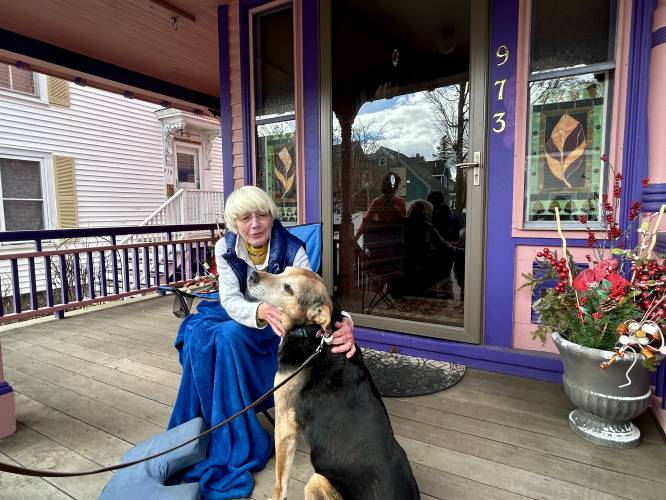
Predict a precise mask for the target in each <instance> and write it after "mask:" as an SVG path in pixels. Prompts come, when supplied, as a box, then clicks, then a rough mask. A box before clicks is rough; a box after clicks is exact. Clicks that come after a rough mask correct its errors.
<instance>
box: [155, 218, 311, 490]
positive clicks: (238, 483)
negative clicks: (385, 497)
mask: <svg viewBox="0 0 666 500" xmlns="http://www.w3.org/2000/svg"><path fill="white" fill-rule="evenodd" d="M227 234H233V233H227ZM225 237H226V235H225ZM233 237H234V240H235V235H233ZM302 245H303V243H302V242H301V241H300V240H298V239H297V238H295V237H294V236H293V235H291V234H289V233H288V232H287V231H286V230H285V229H284V228H283V227H282V226H281V225H280V223H279V222H278V221H275V222H274V223H273V230H272V233H271V252H270V255H269V266H268V268H269V269H270V270H271V272H281V271H282V270H284V267H286V266H288V265H291V264H292V263H293V260H294V256H295V254H296V251H297V250H298V248H300V246H302ZM234 248H235V241H233V242H232V241H227V249H228V253H229V252H231V253H233V252H234ZM225 259H227V261H228V262H229V263H230V264H231V266H232V268H233V269H234V272H235V273H236V275H237V276H238V277H239V281H240V277H241V276H242V277H243V278H244V277H245V276H246V274H247V269H243V268H241V269H238V267H239V266H245V264H244V262H243V261H241V260H240V259H238V257H236V256H235V255H230V256H229V258H227V254H225ZM239 285H240V286H241V288H242V289H244V288H245V283H244V282H242V283H239ZM279 342H280V338H279V337H278V336H276V335H275V333H273V331H272V330H271V329H270V328H269V327H267V328H263V329H255V328H250V327H247V326H244V325H241V324H240V323H237V322H236V321H234V320H233V319H232V318H230V317H229V315H228V314H227V312H226V311H225V310H224V308H223V307H222V306H221V305H220V303H219V302H218V301H215V302H213V301H202V302H201V303H200V304H199V305H198V306H197V313H196V314H192V315H190V316H188V317H187V318H185V319H184V320H183V322H182V323H181V325H180V328H179V330H178V335H177V337H176V348H177V349H178V352H179V360H180V363H181V365H182V367H183V374H182V378H181V382H180V388H179V390H178V396H177V398H176V403H175V405H174V408H173V413H172V415H171V419H170V421H169V425H168V427H169V429H170V428H172V427H175V426H177V425H179V424H181V423H183V422H186V421H188V420H190V419H192V418H194V417H197V416H201V417H203V419H204V421H205V422H206V424H207V425H208V427H212V426H214V425H215V424H217V423H219V422H222V421H223V420H225V419H226V418H228V417H230V416H231V415H233V414H234V413H236V412H238V411H239V410H241V409H243V408H244V407H246V406H248V405H249V404H251V403H252V402H253V401H255V400H256V399H257V398H258V397H259V396H261V395H262V394H264V393H265V392H267V391H268V390H269V389H270V388H271V387H273V381H274V378H275V373H276V371H277V349H278V345H279ZM272 406H273V401H272V398H271V399H270V400H267V401H265V402H264V403H262V405H261V407H260V408H259V409H264V408H270V407H272ZM272 452H273V441H272V438H271V436H270V434H269V433H268V432H267V431H266V430H265V429H264V428H263V427H262V426H261V424H260V423H259V421H258V419H257V416H256V414H255V412H254V411H253V410H250V411H249V412H247V413H245V414H244V415H242V416H240V417H238V418H236V419H234V420H233V421H232V422H231V423H229V424H228V425H226V426H224V427H222V428H221V429H218V430H216V431H214V432H213V433H212V435H211V437H210V443H209V446H208V455H207V457H206V459H204V460H202V461H201V462H199V463H197V464H196V465H194V466H193V467H191V468H190V469H187V470H186V471H185V472H184V473H182V474H179V475H177V476H176V477H175V478H174V481H175V482H180V481H185V482H194V481H198V482H199V483H200V487H201V493H202V496H203V498H204V499H206V500H208V499H211V500H218V499H219V500H221V499H229V498H241V497H247V496H249V495H250V494H251V493H252V489H253V487H254V481H253V479H252V472H253V471H258V470H261V469H263V468H264V467H265V465H266V462H268V460H269V458H270V457H271V454H272Z"/></svg>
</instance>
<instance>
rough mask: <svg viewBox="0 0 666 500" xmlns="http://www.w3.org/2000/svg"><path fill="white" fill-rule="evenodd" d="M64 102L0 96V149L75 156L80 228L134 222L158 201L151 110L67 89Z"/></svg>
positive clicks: (159, 176)
mask: <svg viewBox="0 0 666 500" xmlns="http://www.w3.org/2000/svg"><path fill="white" fill-rule="evenodd" d="M70 103H71V105H70V107H69V108H65V107H60V106H50V105H48V104H46V103H43V102H31V101H29V100H27V99H20V98H12V97H5V96H3V97H1V98H0V127H1V128H0V148H11V149H17V150H24V151H27V152H29V151H40V152H51V153H52V154H55V155H62V156H71V157H74V159H75V164H76V186H77V196H78V214H79V217H78V218H79V227H93V226H114V225H134V224H139V223H140V222H141V221H142V220H143V219H144V218H145V217H146V216H147V215H149V214H150V213H151V212H152V211H153V210H154V209H155V208H156V207H157V206H159V204H160V203H162V202H163V201H164V192H165V191H164V180H163V179H164V177H163V168H164V167H163V151H162V136H161V128H160V123H159V121H158V120H157V118H156V117H155V114H154V111H155V110H156V109H158V107H157V106H155V105H154V104H150V103H146V102H141V101H137V100H132V99H126V98H124V97H123V96H120V95H116V94H111V93H108V92H104V91H101V90H96V89H94V88H90V87H81V86H78V85H74V84H70ZM50 194H53V193H50Z"/></svg>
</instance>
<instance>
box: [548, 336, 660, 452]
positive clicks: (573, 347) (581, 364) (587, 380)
mask: <svg viewBox="0 0 666 500" xmlns="http://www.w3.org/2000/svg"><path fill="white" fill-rule="evenodd" d="M552 338H553V342H554V343H555V345H556V346H557V349H558V350H559V352H560V355H561V356H562V361H563V362H564V375H563V385H564V392H565V393H566V395H567V397H568V398H569V399H570V400H571V402H572V403H573V404H574V405H576V406H577V407H578V409H577V410H574V411H572V412H571V413H570V414H569V427H571V429H572V430H573V431H574V432H575V433H576V434H578V435H579V436H581V437H582V438H584V439H586V440H588V441H590V442H592V443H594V444H597V445H600V446H606V447H608V448H621V449H624V448H634V447H636V446H638V442H639V440H640V435H641V433H640V431H639V430H638V427H636V426H635V425H634V424H633V423H632V422H631V419H632V418H636V417H638V416H639V415H641V414H642V413H643V412H644V411H645V410H646V409H647V407H648V404H649V402H650V398H651V396H652V393H651V390H650V375H651V374H650V372H649V371H648V370H647V369H645V368H644V367H643V365H641V356H640V355H638V354H633V353H627V354H625V356H624V358H620V359H618V360H617V362H616V363H615V364H614V365H613V366H611V367H610V368H608V369H606V370H602V369H601V368H600V366H599V365H600V364H601V363H602V362H604V361H608V360H609V359H610V357H611V356H612V355H613V353H612V352H611V351H602V350H599V349H592V348H590V347H583V346H581V345H578V344H574V343H572V342H569V341H568V340H566V339H565V338H564V337H562V336H561V335H560V334H558V333H553V334H552ZM634 361H636V363H635V365H634V367H633V368H632V369H631V371H630V372H629V378H630V379H631V384H629V385H627V386H624V387H620V386H623V385H624V384H626V383H627V382H628V380H627V370H628V369H629V367H630V366H631V364H632V363H633V362H634Z"/></svg>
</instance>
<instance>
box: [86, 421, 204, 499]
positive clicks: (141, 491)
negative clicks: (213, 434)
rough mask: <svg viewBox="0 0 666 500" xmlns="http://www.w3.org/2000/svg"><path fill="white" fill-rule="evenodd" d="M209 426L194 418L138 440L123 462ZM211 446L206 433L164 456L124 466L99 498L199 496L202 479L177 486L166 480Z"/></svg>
mask: <svg viewBox="0 0 666 500" xmlns="http://www.w3.org/2000/svg"><path fill="white" fill-rule="evenodd" d="M205 430H206V425H205V424H204V421H203V419H202V418H200V417H197V418H193V419H192V420H188V421H187V422H185V423H183V424H181V425H179V426H177V427H174V428H173V429H169V430H168V431H165V432H162V433H161V434H157V435H156V436H153V437H151V438H150V439H147V440H146V441H144V442H142V443H139V444H137V445H136V446H135V447H134V448H132V449H131V450H129V451H128V452H127V453H125V455H123V458H122V462H123V463H124V462H131V461H133V460H138V459H139V458H143V457H146V456H148V455H152V454H154V453H158V452H160V451H163V450H168V449H169V448H172V447H174V446H176V445H177V444H180V443H183V442H185V441H187V440H188V439H192V438H193V437H194V436H196V435H197V434H200V433H202V432H204V431H205ZM207 449H208V436H204V437H203V438H200V439H197V440H196V441H193V442H191V443H189V444H187V445H185V446H183V447H181V448H178V449H177V450H174V451H172V452H171V453H167V454H166V455H163V456H161V457H157V458H154V459H152V460H148V461H147V462H142V463H140V464H137V465H133V466H131V467H127V468H126V469H120V470H119V471H117V472H115V473H114V474H113V477H112V478H111V481H109V482H108V484H107V485H106V486H105V487H104V489H103V490H102V493H101V495H100V496H99V498H100V499H101V500H125V499H127V498H146V499H148V498H150V499H151V500H152V499H158V500H171V499H174V500H175V499H181V500H196V499H198V498H199V496H200V495H199V483H185V484H179V485H175V486H165V483H166V482H167V481H168V479H169V478H170V477H171V476H173V475H174V474H175V473H176V472H178V471H179V470H181V469H184V468H186V467H189V466H190V465H193V464H195V463H197V462H199V461H201V460H203V459H204V458H206V451H207Z"/></svg>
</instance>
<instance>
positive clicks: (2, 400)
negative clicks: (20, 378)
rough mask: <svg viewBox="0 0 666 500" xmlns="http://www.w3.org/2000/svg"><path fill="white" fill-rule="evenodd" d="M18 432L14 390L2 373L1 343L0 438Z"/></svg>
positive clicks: (0, 348)
mask: <svg viewBox="0 0 666 500" xmlns="http://www.w3.org/2000/svg"><path fill="white" fill-rule="evenodd" d="M14 432H16V410H15V407H14V391H13V389H12V386H11V385H9V383H7V381H6V380H5V377H4V375H3V373H2V345H0V439H2V438H4V437H7V436H10V435H11V434H14Z"/></svg>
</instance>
